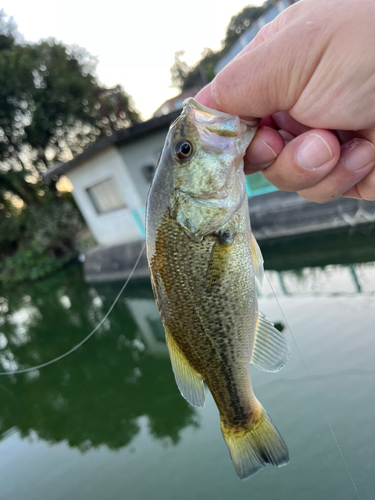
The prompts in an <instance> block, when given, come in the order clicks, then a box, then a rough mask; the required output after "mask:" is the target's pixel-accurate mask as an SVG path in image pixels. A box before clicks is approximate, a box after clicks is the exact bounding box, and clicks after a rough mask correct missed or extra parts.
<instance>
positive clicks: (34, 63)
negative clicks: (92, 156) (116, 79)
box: [0, 11, 140, 254]
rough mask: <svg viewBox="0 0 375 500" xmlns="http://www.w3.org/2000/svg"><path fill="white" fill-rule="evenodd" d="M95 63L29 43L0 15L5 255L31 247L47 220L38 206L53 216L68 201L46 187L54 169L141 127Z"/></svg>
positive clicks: (66, 49) (0, 189) (54, 45)
mask: <svg viewBox="0 0 375 500" xmlns="http://www.w3.org/2000/svg"><path fill="white" fill-rule="evenodd" d="M96 62H97V61H96V59H95V58H93V57H92V56H91V55H90V54H89V53H88V52H87V51H86V50H84V49H81V48H79V47H77V46H65V45H64V44H62V43H59V42H56V41H55V40H53V39H50V40H44V41H41V42H39V43H26V42H25V41H24V40H23V38H22V36H21V35H20V33H19V32H18V31H17V26H16V25H15V23H14V21H13V20H12V19H8V18H7V17H6V15H5V14H4V12H3V11H0V252H8V254H9V253H10V254H13V252H14V251H15V250H17V249H19V248H21V247H22V246H23V245H24V244H25V238H26V240H28V238H27V237H26V234H27V233H28V234H30V233H31V232H32V231H31V230H29V229H30V228H29V229H28V228H27V224H28V222H29V224H30V223H31V222H30V219H32V220H33V223H35V221H38V220H39V219H43V217H39V216H37V217H36V216H35V211H36V210H37V209H36V208H35V207H38V209H39V210H42V211H43V210H44V212H49V211H50V210H51V206H52V205H51V203H52V201H53V204H54V206H58V205H59V203H60V204H62V203H64V200H62V199H61V197H60V199H58V198H57V197H56V192H55V188H54V185H53V184H52V186H50V187H48V186H46V185H45V184H44V183H43V179H42V173H43V172H45V171H46V169H47V167H48V166H49V165H50V164H52V163H54V162H56V161H66V160H69V159H71V158H72V157H73V156H75V155H77V154H79V153H81V152H82V151H83V150H84V149H85V148H87V147H88V146H89V145H90V144H92V143H93V142H95V141H96V140H97V139H98V138H100V137H101V136H106V135H111V134H112V133H113V131H116V130H119V129H121V128H124V127H128V126H130V125H132V124H134V123H137V122H139V121H140V117H139V114H138V112H137V111H136V109H135V107H134V103H133V101H132V98H131V97H130V96H129V95H128V94H127V93H126V92H125V91H124V90H123V89H122V88H121V87H120V86H117V87H115V88H112V89H108V88H104V87H102V86H101V85H100V84H99V82H98V79H97V77H96V76H95V66H96ZM31 207H34V209H33V210H31ZM63 211H64V210H62V212H63ZM31 212H33V216H32V217H31V218H30V217H29V214H31ZM65 212H66V211H65ZM10 228H12V231H9V229H10ZM5 229H6V231H4V230H5ZM68 232H69V231H68ZM60 243H61V242H60ZM60 247H61V245H60ZM39 250H40V248H39Z"/></svg>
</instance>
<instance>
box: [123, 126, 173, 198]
mask: <svg viewBox="0 0 375 500" xmlns="http://www.w3.org/2000/svg"><path fill="white" fill-rule="evenodd" d="M168 128H169V127H168V126H167V127H165V129H163V130H161V131H158V132H155V133H150V134H148V135H147V136H145V137H142V138H141V139H139V140H137V141H134V142H132V143H130V144H125V145H123V146H120V148H119V151H120V154H121V156H122V157H123V159H124V160H125V164H126V166H127V168H128V171H129V173H130V175H131V177H132V179H133V181H134V183H135V184H136V186H137V190H138V193H139V195H140V196H141V199H142V204H143V206H145V205H146V199H147V194H148V190H149V188H150V183H148V182H147V181H146V179H145V177H144V175H143V173H142V167H144V166H146V165H154V166H155V167H156V164H157V162H158V159H159V156H160V153H161V150H162V148H163V145H164V141H165V138H166V136H167V133H168Z"/></svg>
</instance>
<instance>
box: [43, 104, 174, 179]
mask: <svg viewBox="0 0 375 500" xmlns="http://www.w3.org/2000/svg"><path fill="white" fill-rule="evenodd" d="M180 113H181V109H178V110H176V111H173V112H172V113H169V114H167V115H162V116H158V117H155V118H151V119H150V120H147V121H145V122H142V123H137V124H136V125H133V126H132V127H129V128H125V129H123V130H119V131H118V132H114V133H113V134H112V135H111V136H109V137H102V138H101V139H99V140H97V141H96V142H95V143H94V144H93V145H92V146H90V147H89V148H87V149H85V151H83V153H81V154H80V155H78V156H76V157H74V158H73V159H72V160H70V161H67V162H65V163H61V162H60V163H56V164H55V165H53V166H52V167H50V168H49V169H48V170H47V172H45V173H44V174H43V178H44V180H45V181H46V182H49V181H50V180H51V179H52V178H53V177H55V176H56V177H60V175H64V174H66V173H67V172H69V171H70V170H72V169H73V168H75V167H78V166H79V165H81V163H83V162H85V161H87V160H89V159H91V158H92V157H93V156H95V155H97V154H98V153H100V152H101V151H102V150H103V149H105V148H107V147H109V146H111V145H113V144H125V143H127V142H132V141H134V140H135V139H140V138H141V137H143V136H145V135H147V134H149V133H150V132H156V131H157V130H159V129H161V128H165V127H169V125H170V124H171V123H172V122H173V121H174V120H175V119H176V118H177V117H178V116H179V114H180Z"/></svg>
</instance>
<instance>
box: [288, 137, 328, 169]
mask: <svg viewBox="0 0 375 500" xmlns="http://www.w3.org/2000/svg"><path fill="white" fill-rule="evenodd" d="M296 156H297V161H298V164H299V165H300V167H302V168H304V169H305V170H315V169H316V168H319V167H321V166H323V165H324V164H325V163H327V161H329V160H331V159H332V158H333V154H332V151H331V148H330V147H329V146H328V144H327V143H326V141H325V140H324V139H323V138H322V137H320V135H316V134H310V135H309V136H307V137H306V139H304V141H303V142H302V143H301V144H300V145H299V146H298V148H297V152H296Z"/></svg>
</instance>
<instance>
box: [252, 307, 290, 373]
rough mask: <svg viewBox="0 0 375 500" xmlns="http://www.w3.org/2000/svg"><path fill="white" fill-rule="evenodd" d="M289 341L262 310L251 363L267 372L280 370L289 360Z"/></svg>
mask: <svg viewBox="0 0 375 500" xmlns="http://www.w3.org/2000/svg"><path fill="white" fill-rule="evenodd" d="M289 355H290V347H289V342H288V341H287V339H286V337H285V335H284V334H283V333H281V332H279V330H277V329H276V328H275V327H274V325H273V323H271V321H270V320H269V319H268V318H266V316H264V314H262V313H261V312H260V313H259V315H258V322H257V327H256V332H255V341H254V349H253V354H252V357H251V363H252V364H253V365H254V366H256V367H257V368H259V370H262V371H265V372H278V371H279V370H281V368H282V367H283V366H284V365H285V363H286V362H287V361H288V359H289Z"/></svg>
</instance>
